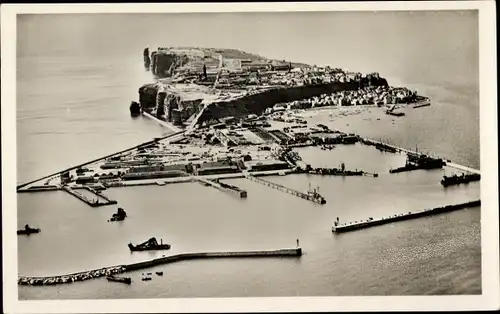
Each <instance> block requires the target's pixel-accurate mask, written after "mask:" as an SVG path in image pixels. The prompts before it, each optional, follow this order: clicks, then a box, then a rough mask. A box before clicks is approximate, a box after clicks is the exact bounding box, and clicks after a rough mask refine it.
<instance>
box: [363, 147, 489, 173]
mask: <svg viewBox="0 0 500 314" xmlns="http://www.w3.org/2000/svg"><path fill="white" fill-rule="evenodd" d="M361 142H362V143H363V144H365V145H372V146H377V145H378V146H379V147H386V148H388V149H389V150H395V151H396V152H403V153H407V154H418V152H415V151H412V150H409V149H406V148H402V147H398V146H395V145H391V144H387V143H383V142H379V141H376V140H372V139H369V138H362V139H361ZM442 159H443V160H444V161H445V163H446V165H447V166H449V167H452V168H455V169H459V170H462V171H466V172H470V173H477V174H481V171H480V170H479V169H474V168H470V167H467V166H463V165H459V164H456V163H454V162H451V161H448V160H447V159H446V158H442Z"/></svg>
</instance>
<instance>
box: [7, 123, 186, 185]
mask: <svg viewBox="0 0 500 314" xmlns="http://www.w3.org/2000/svg"><path fill="white" fill-rule="evenodd" d="M184 132H185V131H179V132H176V133H173V134H168V135H165V136H162V137H158V138H155V139H154V140H151V141H147V142H144V143H141V144H139V145H135V146H133V147H130V148H127V149H124V150H121V151H118V152H115V153H112V154H109V155H106V156H103V157H99V158H96V159H93V160H90V161H87V162H85V163H83V164H79V165H76V166H73V167H70V168H67V169H64V170H62V171H58V172H55V173H52V174H49V175H46V176H44V177H42V178H38V179H36V180H32V181H29V182H26V183H22V184H19V185H17V187H16V190H19V189H22V188H23V187H25V186H28V185H30V184H33V183H36V182H38V181H41V180H45V179H49V178H52V177H55V176H58V175H60V174H62V173H65V172H68V171H72V170H76V169H78V168H81V167H84V166H87V165H90V164H93V163H96V162H99V161H101V160H104V159H107V158H111V157H115V156H117V155H120V154H123V153H127V152H130V151H133V150H134V149H138V148H142V147H145V146H148V145H151V144H154V143H156V142H158V141H161V140H165V139H168V138H172V137H176V136H179V135H181V134H183V133H184Z"/></svg>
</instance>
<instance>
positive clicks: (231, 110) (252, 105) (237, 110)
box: [198, 82, 360, 123]
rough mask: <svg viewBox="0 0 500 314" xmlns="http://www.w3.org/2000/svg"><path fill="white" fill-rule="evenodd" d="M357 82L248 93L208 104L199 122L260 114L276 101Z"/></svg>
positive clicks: (349, 86)
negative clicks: (231, 99)
mask: <svg viewBox="0 0 500 314" xmlns="http://www.w3.org/2000/svg"><path fill="white" fill-rule="evenodd" d="M359 87H360V84H359V83H358V82H349V83H330V84H321V85H309V86H298V87H290V88H280V89H276V90H269V91H266V92H262V93H259V94H254V95H250V96H247V97H243V98H240V99H235V100H233V101H230V102H219V103H213V104H210V105H209V106H208V107H207V108H206V109H205V111H204V112H203V114H202V115H201V117H200V118H199V120H198V121H199V123H202V122H204V121H209V120H212V119H220V118H222V117H225V116H234V117H240V116H246V115H249V114H257V115H260V114H262V113H263V112H264V111H265V110H266V109H267V108H270V107H272V106H274V105H275V104H277V103H284V102H290V101H295V100H301V99H307V98H311V97H314V96H319V95H321V94H331V93H334V92H338V91H343V90H354V89H358V88H359Z"/></svg>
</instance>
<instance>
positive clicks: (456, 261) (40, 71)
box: [17, 13, 481, 299]
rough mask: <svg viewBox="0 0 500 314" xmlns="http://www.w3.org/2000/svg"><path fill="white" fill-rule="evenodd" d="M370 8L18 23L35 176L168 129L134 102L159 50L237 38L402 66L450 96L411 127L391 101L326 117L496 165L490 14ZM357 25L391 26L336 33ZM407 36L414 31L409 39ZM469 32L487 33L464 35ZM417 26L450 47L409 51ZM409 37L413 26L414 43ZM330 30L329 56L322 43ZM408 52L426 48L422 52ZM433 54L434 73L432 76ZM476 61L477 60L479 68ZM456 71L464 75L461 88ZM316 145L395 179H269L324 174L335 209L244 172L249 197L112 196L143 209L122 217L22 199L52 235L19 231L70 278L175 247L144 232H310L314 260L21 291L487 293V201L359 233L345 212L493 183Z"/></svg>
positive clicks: (262, 239)
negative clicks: (157, 243) (487, 123)
mask: <svg viewBox="0 0 500 314" xmlns="http://www.w3.org/2000/svg"><path fill="white" fill-rule="evenodd" d="M366 14H368V13H366ZM370 14H371V13H370ZM358 15H359V16H362V14H361V13H359V14H358ZM358 15H355V14H354V13H345V14H340V15H336V16H335V18H334V17H333V16H323V15H314V14H312V15H311V16H309V17H306V16H304V15H301V16H298V17H297V16H296V17H295V18H293V17H290V16H288V19H287V16H286V15H279V16H274V17H273V16H270V15H265V14H262V15H253V16H252V15H218V16H201V15H198V16H194V17H193V16H187V15H185V16H163V15H139V16H131V15H122V16H85V15H77V16H63V15H61V16H50V15H48V16H23V17H21V18H19V20H18V59H17V143H18V147H17V154H18V157H17V160H18V165H17V168H18V170H17V173H18V178H17V181H18V182H25V181H28V180H31V179H35V178H37V177H40V176H43V175H46V174H49V173H52V172H56V171H58V170H60V169H63V168H65V167H68V166H72V165H76V164H78V163H81V162H84V161H87V160H89V159H92V158H95V157H99V156H102V155H105V154H109V153H112V152H114V151H117V150H119V149H123V148H127V147H129V146H132V145H135V144H138V143H141V142H143V141H146V140H150V139H151V138H153V137H157V136H160V135H163V134H166V133H168V132H169V130H166V129H164V128H162V127H160V126H158V125H157V124H156V123H154V122H153V121H150V120H148V119H143V118H137V119H132V118H131V117H130V115H129V112H128V105H129V103H130V101H131V100H136V99H137V98H138V94H137V89H138V87H139V86H140V85H142V84H144V83H147V82H150V81H152V78H151V76H150V73H148V72H145V71H144V68H143V66H142V49H143V48H144V47H146V46H150V47H157V46H159V45H164V46H169V45H172V46H173V45H186V46H188V45H191V46H196V45H199V46H218V47H231V46H233V47H238V48H242V49H244V50H248V51H251V52H257V53H262V54H263V55H267V56H270V57H277V58H289V59H292V60H297V61H306V62H311V63H314V62H317V63H318V64H324V63H330V64H332V65H333V66H337V64H338V65H339V66H343V64H346V67H347V68H348V69H350V67H349V66H348V65H353V64H357V63H359V64H362V65H363V66H367V67H368V68H369V70H372V69H377V70H378V71H380V73H381V75H383V76H387V77H389V82H390V83H391V84H395V85H399V84H405V85H409V86H410V87H411V88H414V89H417V90H418V91H419V92H421V93H422V94H425V95H428V96H430V97H431V98H432V99H433V104H432V106H431V107H427V108H421V109H418V110H408V111H407V115H406V116H405V117H404V118H401V119H394V121H392V120H393V119H391V118H387V116H383V115H381V116H377V113H376V112H375V111H373V116H372V119H371V120H365V119H362V118H360V117H359V116H349V117H344V118H342V119H334V120H333V121H330V118H329V115H328V111H325V113H324V114H321V115H318V116H317V117H316V118H315V119H316V120H317V121H318V123H319V122H323V123H330V124H332V125H333V126H335V127H338V128H339V129H343V130H347V131H354V132H356V133H359V134H362V135H365V136H370V137H372V138H376V139H379V138H382V139H384V140H386V141H389V142H391V143H394V144H396V145H399V146H403V147H407V148H415V146H417V145H418V148H419V150H426V151H429V152H433V153H435V154H437V155H440V156H445V157H447V158H449V159H451V160H453V161H455V162H457V163H461V164H464V165H468V166H471V167H474V168H479V101H478V85H477V61H474V56H475V57H476V58H477V51H476V48H474V47H476V46H475V45H477V42H476V41H477V34H475V33H474V31H471V30H470V29H472V30H474V29H475V30H476V32H477V26H476V25H475V23H477V16H476V15H471V14H458V13H457V15H451V13H443V14H442V16H436V15H433V14H424V13H422V14H420V15H418V14H417V16H415V15H412V16H409V15H408V16H407V15H404V14H402V15H397V14H389V13H383V14H382V13H378V14H371V15H366V16H364V17H363V19H362V20H361V19H358V17H357V16H358ZM297 18H301V19H303V21H302V22H304V23H305V24H304V25H311V24H310V23H313V22H314V23H320V25H319V26H320V27H318V31H317V32H315V33H314V34H316V35H315V36H316V38H311V36H307V33H304V32H305V30H304V29H302V30H298V29H297V28H296V27H295V26H294V27H292V26H291V25H298V24H297ZM224 19H225V21H226V22H223V20H224ZM290 19H292V20H293V21H291V20H290ZM307 19H309V20H307ZM353 19H357V20H356V21H358V22H356V23H355V24H356V25H358V26H356V27H358V28H359V27H361V26H359V24H362V23H374V24H376V25H377V27H376V29H375V30H371V29H370V28H369V27H368V28H367V29H366V30H365V31H364V32H362V31H361V30H358V32H356V31H355V30H356V27H354V26H353V27H354V28H353V31H354V33H355V34H357V35H359V36H365V37H366V38H364V40H360V41H359V42H358V41H357V40H355V39H352V40H351V43H352V45H353V47H349V46H348V45H347V44H346V45H344V46H345V47H336V48H335V49H334V48H332V46H331V45H332V42H331V41H332V40H331V38H334V39H335V38H337V39H336V40H338V41H341V40H346V35H345V34H343V33H340V32H339V30H338V27H337V26H339V25H337V24H342V23H344V22H345V21H353ZM235 21H238V24H234V25H237V26H235V27H230V28H229V29H228V27H227V26H226V25H228V24H224V23H235ZM308 21H309V22H308ZM367 21H369V22H367ZM382 21H383V22H382ZM388 21H392V22H388ZM379 22H380V23H379ZM277 23H278V24H277ZM287 23H288V24H287ZM307 23H309V24H307ZM391 23H392V24H391ZM439 23H441V24H439ZM454 23H456V25H455V24H454ZM231 25H233V24H231ZM277 25H278V26H277ZM287 25H288V26H289V27H288V26H287ZM328 25H330V26H331V27H332V29H331V30H329V29H328V27H327V26H328ZM342 25H343V24H342ZM429 25H434V27H436V29H435V31H434V32H430V31H429V30H426V29H425V28H428V27H430V26H429ZM437 25H441V27H437ZM464 25H465V26H464ZM215 28H217V29H218V30H219V31H218V32H216V33H217V36H216V35H215V34H214V32H212V31H210V29H211V30H213V29H215ZM422 28H424V29H422ZM448 28H450V29H451V28H452V29H454V30H456V31H457V32H459V33H460V34H461V35H462V36H461V37H459V36H458V35H457V36H455V33H454V32H455V31H454V32H452V33H449V34H448V33H447V36H446V37H445V38H446V39H443V40H444V41H445V42H446V45H444V44H439V43H441V41H440V40H438V39H440V38H441V37H439V36H440V33H443V32H446V31H447V30H448ZM460 28H463V29H460ZM397 29H399V30H401V29H404V30H405V33H400V32H398V31H396V30H397ZM263 30H266V32H262V31H263ZM253 32H259V34H264V35H262V36H264V38H260V39H259V38H256V37H257V36H255V33H253ZM374 32H377V34H386V36H387V39H386V41H385V42H383V43H382V42H381V43H378V41H374V40H373V37H374V36H376V33H374ZM467 32H468V33H467ZM269 33H272V34H275V35H276V36H278V35H279V38H281V39H282V41H283V44H282V45H280V44H278V43H280V41H279V40H278V41H277V40H270V39H272V38H273V37H272V34H269ZM464 33H465V34H469V33H470V36H463V35H464ZM409 34H410V35H413V36H414V40H415V41H420V42H422V43H427V44H429V43H433V44H434V46H433V47H434V48H432V49H434V50H433V54H431V53H429V52H427V51H425V52H422V54H416V53H415V52H414V48H415V46H414V44H411V45H410V44H408V45H404V44H401V43H406V42H407V36H410V35H409ZM416 34H420V35H419V36H416ZM243 35H245V36H243ZM389 35H390V36H389ZM336 36H337V37H336ZM379 36H380V35H379ZM394 36H396V37H397V36H399V41H397V40H395V39H394ZM415 36H416V37H415ZM242 37H244V38H242ZM313 37H314V36H313ZM275 38H278V37H275ZM329 38H330V39H329ZM224 39H225V40H224ZM313 39H314V42H315V43H316V45H317V49H311V46H310V44H311V42H312V40H313ZM327 39H329V40H327ZM441 39H442V38H441ZM301 40H303V41H304V42H306V43H307V45H309V46H308V47H307V48H308V50H307V58H305V57H304V58H302V59H300V58H298V55H297V53H298V52H297V51H301V52H302V55H305V54H306V52H305V51H304V49H305V48H304V47H298V46H297V47H295V46H293V44H292V43H296V42H300V41H301ZM334 41H335V40H334ZM398 42H399V43H400V46H397V43H398ZM334 43H335V42H334ZM334 43H333V44H334ZM348 43H349V42H348ZM391 43H392V44H391ZM363 45H366V47H365V46H363ZM376 45H379V46H376ZM252 47H253V48H254V49H252ZM388 47H389V48H388ZM368 48H369V49H371V50H369V49H368ZM301 49H302V50H301ZM429 49H430V48H429ZM449 49H452V52H453V53H454V56H455V57H453V58H451V59H452V60H451V61H450V60H448V59H446V58H445V56H449V55H450V51H449ZM353 50H354V51H356V53H352V51H353ZM359 50H364V51H365V52H366V53H370V51H372V50H376V51H382V52H386V53H392V54H393V57H392V58H387V57H381V56H379V57H378V58H377V54H376V53H374V52H373V53H372V55H371V56H370V55H362V54H360V53H359ZM380 53H381V52H380ZM405 56H411V60H409V59H408V60H407V59H404V58H405ZM471 56H472V57H471ZM408 58H409V57H408ZM419 58H420V59H419ZM470 58H472V59H470ZM358 60H359V62H358ZM405 60H407V61H405ZM443 60H446V61H443ZM464 60H469V61H470V60H472V61H470V62H467V63H466V62H464ZM398 62H399V65H398V66H394V64H393V63H398ZM420 64H425V68H432V70H433V71H423V70H422V68H421V67H420V66H419V65H420ZM429 64H430V65H429ZM471 64H473V65H474V64H475V65H476V67H474V66H472V67H473V68H472V69H471V68H469V67H471ZM370 67H371V68H370ZM354 70H358V69H354ZM361 70H362V69H361ZM385 71H387V74H386V73H385ZM443 73H448V74H449V76H446V75H443ZM450 76H451V77H453V78H455V83H454V84H452V82H451V81H450V80H449V77H450ZM452 81H453V80H452ZM376 118H380V120H376ZM299 152H300V153H301V155H302V156H303V158H304V159H305V160H306V161H307V162H309V163H311V164H313V166H337V165H338V164H339V163H341V162H345V163H346V165H347V167H348V168H358V169H363V170H366V171H375V172H378V173H379V174H380V177H379V178H369V177H352V178H336V177H315V176H310V175H293V176H287V177H270V178H269V180H271V181H275V182H279V183H282V184H284V185H287V186H289V187H292V188H296V189H298V190H305V189H307V187H308V185H309V184H310V183H312V184H313V185H318V186H319V187H320V189H321V193H322V194H323V195H324V196H325V197H326V199H327V201H328V203H327V204H326V205H324V206H319V205H316V204H312V203H310V202H307V201H304V200H301V199H298V198H295V197H293V196H291V195H288V194H284V193H281V192H278V191H275V190H271V189H269V188H267V187H265V186H262V185H259V184H257V183H254V182H248V181H245V180H243V179H242V180H240V179H236V180H231V182H232V183H233V184H236V185H239V186H241V187H243V188H245V189H246V190H247V191H248V195H249V197H248V199H245V200H240V199H236V198H233V197H231V196H229V195H226V194H224V193H221V192H220V191H217V190H215V189H211V188H207V187H204V186H202V185H199V184H191V183H185V184H176V185H167V186H163V187H159V186H158V187H131V188H122V189H110V190H108V191H106V193H107V194H108V195H109V196H111V198H113V199H116V200H118V202H119V206H121V207H123V208H125V209H126V210H127V212H128V213H129V217H130V218H129V219H127V221H126V222H124V223H117V224H110V223H107V222H106V220H107V219H108V218H109V217H110V216H111V214H112V212H114V211H115V210H116V207H113V206H111V207H107V208H99V209H93V208H90V207H88V206H87V205H85V204H83V203H81V202H80V201H78V200H77V199H75V198H73V197H71V196H69V195H67V194H65V193H63V192H47V193H36V194H19V195H18V227H21V226H23V225H24V224H26V223H30V224H33V225H37V226H40V227H41V228H42V229H43V232H42V233H40V234H39V235H37V236H33V237H19V239H18V246H19V248H18V258H19V274H20V275H57V274H64V273H68V272H75V271H80V270H85V269H92V268H97V267H102V266H108V265H109V266H110V265H115V264H120V263H129V262H132V261H140V260H145V259H148V258H151V257H155V256H161V254H165V253H159V252H156V253H145V254H141V253H135V254H130V252H129V250H128V248H127V247H126V244H127V243H128V242H129V241H132V242H139V241H143V240H145V239H147V238H149V237H151V236H156V237H157V238H163V240H164V241H166V242H168V243H171V244H172V250H171V251H169V252H168V253H167V254H174V253H178V252H188V251H215V250H251V249H275V248H286V247H293V246H295V239H296V238H300V243H301V246H302V247H303V249H304V251H305V255H304V256H302V257H301V258H300V259H290V260H275V259H269V260H238V261H234V260H210V261H187V262H181V263H177V264H171V265H168V266H163V267H159V268H158V269H162V270H163V271H164V272H165V275H164V276H163V277H155V278H154V279H153V280H152V281H150V282H142V281H140V278H141V273H142V272H136V273H131V277H132V278H133V280H134V283H133V284H132V285H130V286H125V285H119V284H115V283H108V282H107V281H106V280H101V279H98V280H92V281H88V282H82V283H78V284H72V285H61V286H51V287H20V288H19V297H20V298H21V299H53V298H61V299H76V298H134V297H137V298H147V297H151V298H153V297H209V296H214V297H238V296H313V295H321V296H328V295H332V296H334V295H415V294H477V293H480V292H481V247H480V208H471V209H465V210H461V211H457V212H454V213H450V214H446V215H440V216H434V217H427V218H422V219H418V220H413V221H407V222H401V223H397V224H392V225H386V226H382V227H377V228H372V229H367V230H364V231H359V232H353V233H347V234H342V235H333V234H332V232H331V224H332V222H333V220H334V219H335V218H336V217H340V218H341V220H343V221H351V220H359V219H366V218H367V217H369V216H373V217H382V216H387V215H391V214H395V213H403V212H408V211H411V210H415V209H422V208H425V207H434V206H437V205H443V204H450V203H459V202H463V201H469V200H474V199H478V198H479V184H478V183H473V184H469V185H468V186H458V187H452V188H449V189H446V190H444V189H443V188H442V187H441V186H440V184H439V180H440V178H441V176H442V175H443V173H444V171H446V173H447V174H449V173H451V172H452V170H451V169H445V170H439V171H429V172H425V171H416V172H410V173H403V174H398V175H389V174H388V170H389V169H390V168H391V167H396V166H399V165H400V164H402V163H404V156H402V155H391V154H384V153H381V152H379V151H377V150H375V149H374V148H372V147H364V146H362V145H354V146H351V147H340V146H339V147H338V148H337V149H335V150H333V151H321V150H318V149H314V148H303V149H299ZM148 271H154V269H152V270H148Z"/></svg>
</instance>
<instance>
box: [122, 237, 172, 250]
mask: <svg viewBox="0 0 500 314" xmlns="http://www.w3.org/2000/svg"><path fill="white" fill-rule="evenodd" d="M160 241H161V242H160V243H158V241H156V238H155V237H153V238H151V239H149V240H147V241H145V242H143V243H141V244H137V245H133V244H132V243H129V244H128V247H129V249H130V251H132V252H134V251H154V250H169V249H170V244H163V240H161V239H160Z"/></svg>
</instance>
